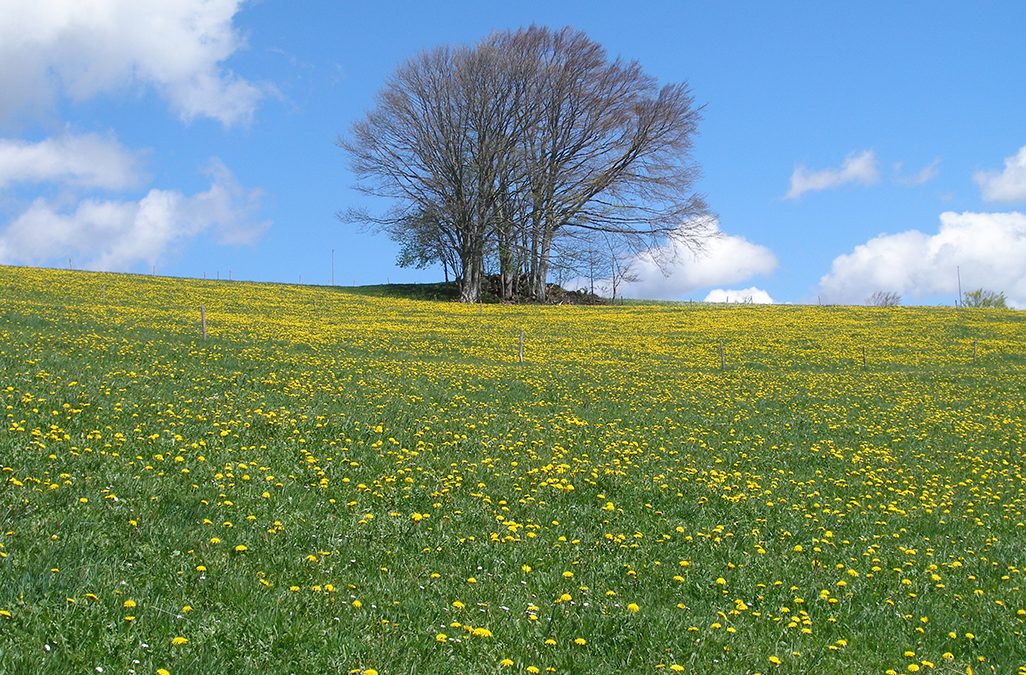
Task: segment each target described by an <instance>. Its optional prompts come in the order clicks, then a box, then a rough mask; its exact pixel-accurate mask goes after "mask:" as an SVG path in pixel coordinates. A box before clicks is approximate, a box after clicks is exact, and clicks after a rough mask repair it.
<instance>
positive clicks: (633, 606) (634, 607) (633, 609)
mask: <svg viewBox="0 0 1026 675" xmlns="http://www.w3.org/2000/svg"><path fill="white" fill-rule="evenodd" d="M627 611H628V612H630V613H631V614H637V613H638V612H640V611H641V607H638V605H637V604H636V603H633V602H631V603H629V604H628V605H627Z"/></svg>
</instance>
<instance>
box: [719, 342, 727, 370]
mask: <svg viewBox="0 0 1026 675" xmlns="http://www.w3.org/2000/svg"><path fill="white" fill-rule="evenodd" d="M726 368H727V359H726V357H725V356H724V355H723V340H720V370H726Z"/></svg>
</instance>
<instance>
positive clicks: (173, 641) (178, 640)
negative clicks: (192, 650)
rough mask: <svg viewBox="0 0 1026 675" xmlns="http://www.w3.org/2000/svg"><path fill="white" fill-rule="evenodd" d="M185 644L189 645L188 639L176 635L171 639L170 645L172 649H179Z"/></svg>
mask: <svg viewBox="0 0 1026 675" xmlns="http://www.w3.org/2000/svg"><path fill="white" fill-rule="evenodd" d="M186 644H189V639H188V638H185V637H182V636H181V635H176V636H175V637H173V638H171V645H172V646H174V647H180V646H182V645H186Z"/></svg>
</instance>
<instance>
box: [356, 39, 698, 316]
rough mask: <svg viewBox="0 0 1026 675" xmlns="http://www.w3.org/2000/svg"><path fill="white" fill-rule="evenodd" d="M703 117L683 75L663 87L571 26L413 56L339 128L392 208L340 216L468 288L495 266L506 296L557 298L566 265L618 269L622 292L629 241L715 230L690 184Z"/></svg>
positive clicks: (679, 238)
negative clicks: (371, 103)
mask: <svg viewBox="0 0 1026 675" xmlns="http://www.w3.org/2000/svg"><path fill="white" fill-rule="evenodd" d="M699 116H700V109H699V108H697V107H696V106H695V104H694V101H693V98H692V96H691V94H690V93H689V90H688V87H687V85H686V84H670V85H665V86H659V85H658V84H657V82H656V81H655V79H654V78H652V77H651V76H649V75H646V74H645V73H644V72H643V71H642V69H641V67H640V66H639V65H638V64H637V63H636V62H627V61H623V60H621V59H613V60H610V59H609V58H608V56H607V54H606V52H605V50H604V49H603V48H602V47H601V45H599V44H597V43H596V42H594V41H592V40H591V39H589V38H588V37H587V36H586V35H585V34H584V33H582V32H580V31H577V30H574V29H571V28H564V29H562V30H558V31H554V30H550V29H548V28H544V27H536V26H532V27H530V28H526V29H521V30H517V31H504V32H498V33H494V34H492V35H490V36H489V37H487V38H485V39H484V40H483V41H481V42H480V43H479V44H477V45H476V46H474V47H458V48H453V47H444V46H443V47H439V48H436V49H433V50H430V51H427V52H424V53H422V54H420V55H418V56H416V57H414V58H413V59H411V60H410V61H408V62H406V63H405V64H403V65H402V66H400V67H399V68H398V70H397V71H396V72H395V74H394V75H393V76H392V77H391V78H390V79H389V80H388V81H387V83H386V84H385V86H384V88H383V89H382V91H381V92H380V93H379V96H378V100H377V104H376V106H375V107H374V108H373V109H372V110H371V111H370V112H369V113H368V114H367V115H366V117H365V118H363V119H361V120H359V121H358V122H356V123H355V124H354V125H353V127H352V130H351V132H350V134H349V135H348V136H346V137H344V138H340V139H339V142H338V143H339V146H340V147H341V148H343V149H344V150H345V151H346V153H347V154H348V155H349V158H350V160H351V166H352V169H353V172H354V174H355V175H356V177H357V181H358V183H357V186H356V187H357V189H359V190H361V191H363V192H365V193H367V194H370V195H374V196H378V197H385V198H388V199H390V200H391V204H392V208H391V209H390V210H389V211H388V212H386V213H385V214H384V215H380V216H372V215H371V214H369V213H367V212H366V211H362V210H349V211H346V212H343V213H340V214H339V216H340V218H342V219H343V220H345V221H350V222H362V223H372V224H373V225H375V226H377V227H379V228H381V229H383V230H384V231H385V232H387V233H388V234H389V235H390V236H391V237H392V238H393V239H394V240H396V241H397V242H399V243H400V245H401V254H400V259H399V263H400V264H402V265H407V266H420V267H424V266H427V265H434V264H440V265H441V266H442V268H443V269H444V270H445V274H446V278H447V280H448V277H449V274H450V273H451V274H452V275H453V277H454V278H455V279H456V280H457V281H458V282H459V287H460V299H461V300H463V301H465V302H474V301H477V300H478V298H479V297H480V294H481V289H482V281H483V280H484V278H485V275H486V273H495V274H498V275H499V277H500V279H501V283H500V286H501V295H502V297H503V299H510V298H513V297H517V296H526V297H530V298H533V299H535V300H538V301H544V300H545V299H546V285H547V282H548V280H549V278H550V275H552V274H553V272H554V270H559V271H560V272H561V273H564V274H566V273H567V270H573V271H576V272H577V273H578V276H582V277H583V276H587V275H588V274H589V273H590V275H591V277H592V279H594V278H596V276H598V278H601V279H612V282H613V286H614V288H613V292H614V294H615V292H616V285H617V284H620V283H624V282H626V281H629V280H630V279H631V278H632V272H631V270H630V266H629V264H627V263H626V262H625V261H629V260H630V257H631V256H632V255H636V254H637V253H638V252H640V251H643V250H650V249H653V248H655V246H656V244H661V243H666V242H667V240H668V239H672V240H675V241H676V242H679V243H682V244H684V246H685V247H687V248H691V249H692V250H697V249H700V248H701V246H702V242H703V241H704V240H705V239H706V238H707V237H709V236H714V235H715V232H714V231H713V230H712V228H710V226H709V222H710V221H709V219H707V218H704V217H702V216H703V215H704V214H705V212H706V205H705V203H704V201H703V199H702V198H701V196H699V195H697V194H695V193H694V192H693V189H692V186H693V183H694V180H695V178H696V173H697V170H696V167H695V165H694V164H693V163H692V161H691V159H690V151H691V147H692V141H693V138H694V135H695V133H696V130H697V124H698V121H699ZM679 248H681V247H680V246H671V247H667V246H662V247H660V248H659V250H661V251H670V250H676V249H679ZM599 270H601V272H600V273H598V272H599Z"/></svg>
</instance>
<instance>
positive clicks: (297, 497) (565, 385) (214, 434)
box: [0, 267, 1026, 674]
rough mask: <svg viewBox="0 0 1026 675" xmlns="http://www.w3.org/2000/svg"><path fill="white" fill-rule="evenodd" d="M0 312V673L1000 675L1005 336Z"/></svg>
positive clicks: (1010, 363) (120, 298) (918, 321)
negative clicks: (519, 354) (917, 674)
mask: <svg viewBox="0 0 1026 675" xmlns="http://www.w3.org/2000/svg"><path fill="white" fill-rule="evenodd" d="M0 287H2V288H3V289H4V296H3V297H4V300H3V303H2V304H0V405H2V406H3V408H4V415H5V420H4V426H3V427H0V469H2V473H0V545H2V547H0V672H12V673H21V672H62V671H70V672H84V671H87V670H88V671H90V672H95V669H96V668H97V667H101V668H103V669H104V671H105V672H108V673H110V672H127V671H129V670H133V671H135V672H138V673H152V672H155V671H156V670H157V669H158V668H164V669H167V670H169V671H170V672H172V673H185V672H197V673H199V672H202V673H206V672H236V671H251V670H263V671H268V672H347V671H353V670H355V671H361V670H366V669H375V670H377V671H378V672H381V673H423V672H461V673H482V672H500V671H501V672H517V673H522V672H528V668H529V667H534V668H537V669H539V670H540V671H541V672H545V670H546V669H547V668H551V669H555V670H556V671H557V672H602V673H605V672H609V673H621V672H648V671H660V670H665V671H670V670H671V668H672V667H673V666H680V667H682V668H684V669H685V670H686V671H687V672H692V673H706V672H730V673H754V672H763V673H767V672H781V673H783V672H789V673H806V672H824V673H852V672H859V673H861V672H881V673H883V672H886V671H887V670H889V669H893V670H895V671H897V672H910V669H909V667H910V666H915V667H917V668H920V669H921V670H922V671H928V670H933V671H935V672H939V673H959V674H962V673H966V672H967V667H971V668H972V669H973V671H974V672H977V673H979V672H993V673H1014V672H1016V670H1017V669H1021V668H1022V667H1024V666H1026V641H1024V635H1023V630H1024V627H1026V602H1024V597H1026V593H1023V588H1022V585H1023V570H1024V569H1026V546H1024V541H1026V529H1024V520H1026V515H1024V510H1026V479H1024V466H1023V465H1024V461H1023V453H1022V448H1023V445H1024V444H1023V439H1024V437H1026V417H1024V413H1023V411H1024V410H1026V387H1024V386H1023V382H1024V381H1026V341H1024V335H1026V321H1024V317H1023V315H1022V314H1020V313H1017V312H1012V311H974V312H958V311H955V310H953V309H943V308H937V309H928V308H895V309H890V310H885V309H873V308H857V307H849V308H839V307H822V308H819V307H727V306H707V305H701V304H695V305H645V306H639V305H631V304H628V305H616V306H607V307H525V306H503V305H485V306H484V307H465V306H461V305H458V304H455V303H442V302H430V301H423V300H413V299H410V298H409V297H396V296H395V295H394V294H395V293H396V292H399V291H401V289H399V290H398V291H397V289H395V288H393V289H385V290H384V291H383V292H382V295H376V293H377V291H374V292H371V293H365V294H359V293H353V292H349V291H348V290H341V289H337V288H310V287H298V286H277V285H268V284H242V283H238V282H232V283H227V282H222V283H217V282H210V281H207V282H203V281H187V280H176V279H166V278H146V277H128V276H117V275H99V274H84V273H70V272H58V271H42V270H28V269H12V268H3V267H0ZM201 304H203V305H204V307H205V310H206V316H207V324H208V330H209V338H208V339H207V340H206V341H203V340H202V339H200V336H199V328H198V320H199V313H198V307H199V306H200V305H201ZM521 329H523V330H524V331H525V333H526V335H527V343H526V350H525V351H526V357H527V358H526V363H525V364H524V365H523V366H519V365H517V364H516V363H515V355H516V343H517V338H518V335H519V331H520V330H521ZM974 340H975V341H976V342H977V346H978V355H977V359H976V360H975V361H974V360H973V359H972V342H973V341H974ZM721 341H722V342H723V344H724V346H725V355H726V361H727V364H726V368H724V369H721V368H720V364H719V356H718V346H719V344H720V342H721ZM862 347H866V348H867V354H868V359H867V360H868V365H867V367H865V368H863V367H862V365H861V353H862V351H861V350H862ZM83 500H84V501H83ZM424 515H427V516H428V517H426V518H425V517H424ZM238 546H244V547H245V550H238V551H237V550H236V547H238ZM568 573H569V574H568ZM934 576H936V578H934ZM470 579H474V582H470V581H469V580H470ZM563 594H567V595H569V596H570V598H571V599H570V600H568V601H561V600H560V598H561V596H563ZM129 600H131V601H132V602H131V603H128V604H129V605H131V604H133V603H134V606H127V607H126V602H127V601H129ZM631 605H636V606H637V609H638V611H637V612H632V611H630V610H629V607H630V606H631ZM186 607H189V608H190V609H189V611H186V609H185V608H186ZM127 617H134V618H133V619H132V620H127ZM474 628H477V629H482V628H483V629H487V631H488V632H489V633H490V636H488V635H482V634H481V633H482V631H481V630H478V631H477V632H478V634H476V635H475V633H474V631H473V629H474ZM949 633H954V634H955V637H954V638H952V637H951V636H950V635H949ZM440 634H445V636H446V638H445V639H444V640H443V641H439V640H440V638H438V637H437V636H439V635H440ZM967 635H972V637H971V638H970V637H967ZM176 637H182V638H185V639H186V640H187V642H186V643H184V644H173V643H172V640H173V639H174V638H176ZM577 638H581V639H582V640H583V642H584V644H577V643H575V639H577ZM547 640H553V641H554V644H547V643H546V641H547ZM907 652H911V653H912V654H913V655H911V656H908V655H906V653H907ZM771 658H772V659H779V661H780V665H775V664H774V663H773V661H771ZM504 659H509V661H511V662H512V665H510V666H508V667H506V666H504V665H503V664H504ZM931 666H932V667H931Z"/></svg>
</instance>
